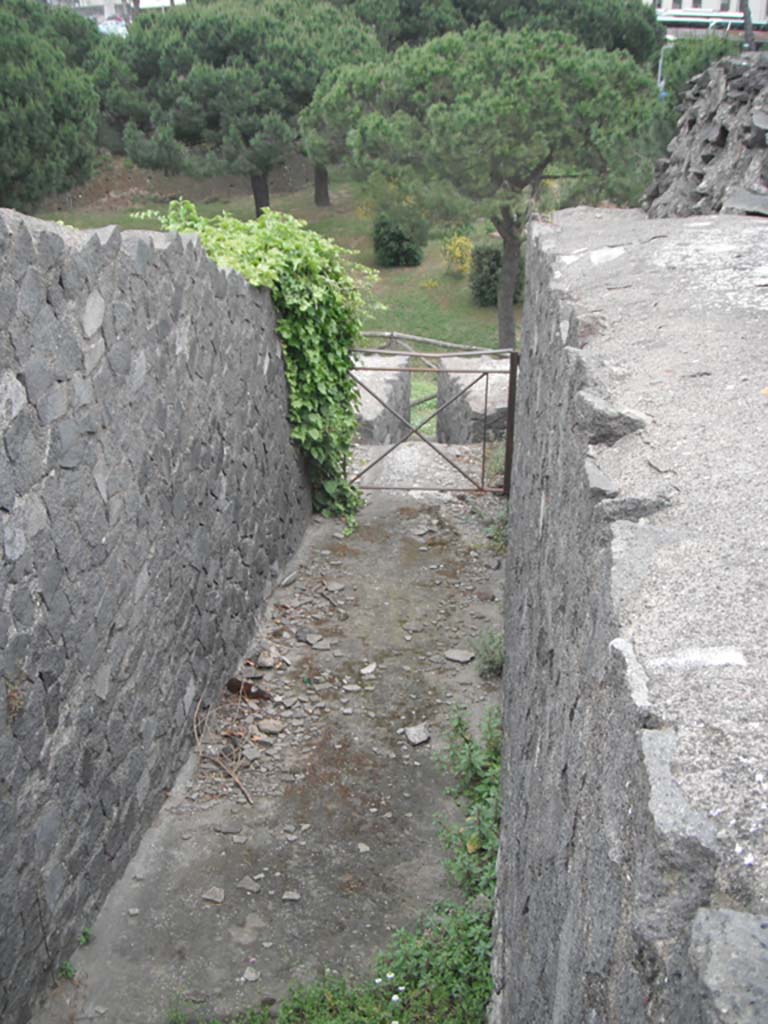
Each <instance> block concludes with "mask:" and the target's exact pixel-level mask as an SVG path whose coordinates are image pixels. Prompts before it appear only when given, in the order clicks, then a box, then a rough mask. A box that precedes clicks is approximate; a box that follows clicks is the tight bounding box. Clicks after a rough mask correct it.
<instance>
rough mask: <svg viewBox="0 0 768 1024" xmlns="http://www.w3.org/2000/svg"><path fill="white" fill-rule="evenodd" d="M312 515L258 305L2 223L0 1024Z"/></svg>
mask: <svg viewBox="0 0 768 1024" xmlns="http://www.w3.org/2000/svg"><path fill="white" fill-rule="evenodd" d="M309 511H310V492H309V487H308V482H307V477H306V473H305V468H304V465H303V462H302V460H301V459H300V457H299V455H298V454H297V452H296V450H295V449H294V447H293V446H292V444H291V442H290V440H289V427H288V423H287V393H286V385H285V380H284V375H283V365H282V357H281V350H280V345H279V342H278V339H277V336H276V334H275V317H274V312H273V308H272V305H271V301H270V297H269V295H268V293H267V292H265V291H260V290H255V289H253V288H251V287H250V286H249V285H248V284H246V282H245V281H243V280H242V278H240V277H238V276H237V275H235V274H234V273H226V272H224V271H221V270H219V269H217V268H216V267H215V266H214V265H213V264H212V263H211V262H210V261H209V260H208V259H207V258H206V256H205V255H204V253H203V252H202V250H201V248H200V246H199V244H198V243H197V242H196V241H195V240H193V239H191V238H181V237H179V236H177V235H163V234H156V233H148V232H124V233H121V232H120V231H119V230H118V229H116V228H105V229H103V230H101V231H98V232H76V231H73V230H71V229H65V228H59V227H55V226H53V225H51V224H45V223H43V222H40V221H35V220H32V219H30V218H25V217H22V216H20V215H18V214H15V213H12V212H10V211H2V213H1V214H0V538H1V540H2V548H3V562H2V572H1V573H0V676H1V677H2V684H1V685H0V1019H2V1020H3V1022H4V1024H21V1022H22V1021H24V1020H26V1019H27V1016H28V1013H27V1011H28V1006H29V1002H30V999H31V998H32V997H33V996H34V994H35V993H36V991H38V990H39V989H40V988H41V987H42V986H43V985H45V984H46V982H47V981H48V980H49V979H50V978H52V977H53V975H54V973H55V970H56V968H57V967H58V965H59V964H60V963H61V962H62V960H64V959H66V957H67V955H68V953H69V952H70V951H71V949H72V947H73V945H74V943H75V941H76V939H77V936H78V935H79V933H80V932H81V930H82V929H83V928H84V927H85V926H86V925H87V924H88V921H89V919H90V917H91V915H92V913H93V910H94V908H95V907H96V906H97V905H98V904H99V903H100V901H101V900H102V898H103V897H104V895H105V894H106V892H107V890H108V888H109V886H110V885H111V883H112V882H113V881H114V880H115V879H116V878H117V877H118V876H119V875H120V873H121V871H122V869H123V866H124V865H125V863H126V862H127V860H128V858H129V856H130V855H131V853H132V852H133V850H134V849H135V847H136V844H137V842H138V840H139V838H140V836H141V834H142V831H143V829H144V828H145V827H146V825H147V824H148V823H149V821H150V820H151V818H152V816H153V814H154V812H155V811H156V809H157V808H158V806H159V803H160V802H161V800H162V799H163V794H164V791H165V789H166V788H167V787H168V786H169V785H170V784H171V783H172V781H173V779H174V776H175V774H176V772H177V771H178V769H179V767H180V765H181V763H182V761H183V759H184V758H185V756H186V755H187V753H188V751H189V748H190V743H191V735H192V734H191V715H192V713H193V710H194V707H195V705H196V702H197V701H198V699H199V698H200V697H201V696H204V695H211V694H213V693H215V692H216V690H217V688H218V687H220V686H221V685H222V683H223V682H224V681H225V680H226V678H227V676H228V674H229V673H231V672H232V670H233V669H234V668H235V666H236V664H237V662H238V660H239V658H240V656H241V655H242V653H243V649H244V646H245V645H246V644H247V642H248V640H249V638H250V637H251V636H252V632H253V628H254V623H255V618H256V614H257V611H258V607H259V602H260V601H261V600H262V598H263V597H264V596H265V594H266V593H267V592H268V590H269V589H270V586H271V585H272V581H273V580H274V579H275V577H276V575H277V574H278V573H279V571H280V567H281V566H282V564H283V563H284V562H285V561H286V560H287V558H288V557H289V555H290V554H291V553H292V551H293V550H294V549H295V547H296V545H297V543H298V541H299V539H300V537H301V535H302V533H303V530H304V526H305V523H306V521H307V517H308V514H309Z"/></svg>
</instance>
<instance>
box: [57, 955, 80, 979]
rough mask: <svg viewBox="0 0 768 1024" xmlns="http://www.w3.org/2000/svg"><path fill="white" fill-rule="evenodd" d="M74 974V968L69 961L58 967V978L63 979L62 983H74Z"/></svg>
mask: <svg viewBox="0 0 768 1024" xmlns="http://www.w3.org/2000/svg"><path fill="white" fill-rule="evenodd" d="M76 973H77V972H76V971H75V968H74V967H73V966H72V964H71V963H70V962H69V960H65V961H64V963H62V964H60V965H59V970H58V975H59V977H60V978H63V979H64V981H74V980H75V974H76Z"/></svg>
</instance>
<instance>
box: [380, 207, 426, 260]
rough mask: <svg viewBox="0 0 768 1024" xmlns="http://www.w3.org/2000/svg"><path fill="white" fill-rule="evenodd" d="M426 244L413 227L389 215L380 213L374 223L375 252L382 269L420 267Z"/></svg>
mask: <svg viewBox="0 0 768 1024" xmlns="http://www.w3.org/2000/svg"><path fill="white" fill-rule="evenodd" d="M424 242H425V239H420V237H419V233H418V231H417V230H415V229H414V228H413V226H411V225H408V226H406V225H404V224H402V223H401V222H398V221H397V220H395V219H394V218H393V217H392V215H391V214H389V213H380V214H379V215H378V216H377V218H376V220H375V221H374V224H373V251H374V253H375V255H376V263H377V264H378V266H380V267H418V265H419V264H420V263H421V260H422V257H423V256H424Z"/></svg>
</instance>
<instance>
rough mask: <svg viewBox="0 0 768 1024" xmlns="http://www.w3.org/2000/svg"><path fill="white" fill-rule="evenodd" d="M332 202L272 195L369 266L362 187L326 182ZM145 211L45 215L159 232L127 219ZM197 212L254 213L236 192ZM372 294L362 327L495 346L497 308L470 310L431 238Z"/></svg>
mask: <svg viewBox="0 0 768 1024" xmlns="http://www.w3.org/2000/svg"><path fill="white" fill-rule="evenodd" d="M331 199H332V202H333V205H332V206H331V207H329V208H325V209H321V208H318V207H316V206H315V205H314V203H313V192H312V189H311V188H305V189H302V190H301V191H299V192H292V193H287V194H282V195H275V196H273V200H272V205H273V207H274V208H275V209H277V210H283V211H285V212H287V213H291V214H293V216H294V217H299V218H301V219H302V220H306V221H307V222H308V223H309V224H310V225H311V227H312V228H313V229H314V230H315V231H318V232H319V233H320V234H323V235H326V236H327V237H329V238H333V239H334V240H335V241H336V242H338V243H339V245H343V246H345V247H346V248H348V249H353V250H355V251H356V252H357V259H358V260H359V261H360V262H361V263H365V264H367V265H368V266H373V265H374V261H373V248H372V244H371V224H372V219H373V214H372V211H371V210H370V208H368V207H367V205H366V203H365V198H364V195H363V192H362V187H361V185H360V184H359V183H356V182H351V181H349V180H346V179H344V178H343V177H338V176H337V177H336V178H334V177H332V178H331ZM148 208H149V209H152V208H161V207H160V203H158V202H152V200H151V199H148V200H140V201H139V202H137V203H135V205H131V206H127V207H125V208H120V209H115V208H112V209H97V208H86V209H81V210H72V211H70V212H69V213H56V214H47V215H46V217H47V219H49V220H62V221H64V222H65V223H67V224H71V225H72V226H73V227H77V228H100V227H104V226H105V225H106V224H117V225H118V226H119V227H121V228H126V229H137V228H138V229H144V230H157V229H159V227H160V225H159V223H158V222H157V221H155V220H142V221H137V220H135V219H134V218H133V217H132V216H131V214H132V213H133V212H135V211H137V210H143V209H148ZM198 209H199V210H200V212H201V213H202V214H204V215H205V216H213V215H214V214H216V213H220V212H221V211H222V210H226V211H227V212H228V213H231V214H233V215H234V216H236V217H240V218H242V219H244V220H245V219H248V218H249V217H252V216H253V200H252V199H251V197H250V196H249V195H241V196H236V197H233V198H231V199H229V200H222V201H219V202H215V203H199V204H198ZM373 297H374V299H375V300H376V302H377V303H379V304H380V305H381V306H382V307H383V308H380V309H377V310H375V311H374V312H373V313H372V314H371V315H370V317H369V319H368V321H367V323H366V324H365V327H366V329H368V330H386V331H399V332H401V333H403V334H418V335H422V336H424V337H428V338H438V339H440V340H441V341H450V342H454V343H456V344H460V345H466V346H467V347H468V348H470V347H472V348H475V347H482V348H491V347H494V346H495V345H496V343H497V332H496V310H495V309H480V308H479V307H477V306H474V305H473V304H472V302H471V301H470V297H469V287H468V285H467V282H466V280H462V279H461V278H456V277H452V276H450V275H449V274H447V273H446V271H445V266H444V263H443V259H442V257H441V255H440V242H439V240H438V239H432V240H430V242H429V244H428V246H427V249H426V252H425V255H424V262H423V263H422V264H421V266H419V267H397V268H392V269H387V270H379V280H378V282H377V283H376V285H375V286H374V289H373Z"/></svg>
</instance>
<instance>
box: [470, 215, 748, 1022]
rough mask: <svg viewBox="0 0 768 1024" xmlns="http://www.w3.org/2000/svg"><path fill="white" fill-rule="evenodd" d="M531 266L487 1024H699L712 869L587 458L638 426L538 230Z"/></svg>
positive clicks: (612, 510)
mask: <svg viewBox="0 0 768 1024" xmlns="http://www.w3.org/2000/svg"><path fill="white" fill-rule="evenodd" d="M551 234H552V235H553V236H555V237H556V236H557V230H556V229H555V230H553V231H552V233H551ZM548 244H549V245H550V246H551V245H552V242H551V240H550V242H549V243H548ZM583 251H584V250H582V252H583ZM526 253H527V258H526V288H527V291H526V308H525V317H524V326H523V338H524V345H523V349H522V352H521V362H520V381H519V385H518V406H517V411H516V419H515V453H514V462H513V473H512V479H513V484H512V492H511V495H510V516H509V520H510V529H509V539H508V567H507V580H506V595H507V597H506V602H507V603H506V609H505V623H506V637H505V642H506V651H507V657H506V664H505V672H504V728H505V748H504V755H503V764H502V786H503V811H502V834H501V845H500V852H499V860H498V890H497V905H496V916H495V949H494V964H493V973H494V982H495V993H494V997H493V1000H492V1004H491V1009H490V1020H491V1021H492V1024H631V1022H640V1021H657V1022H662V1021H668V1022H671V1021H675V1024H701V1022H703V1021H705V1020H706V1021H709V1020H710V1018H709V1017H705V1016H704V1015H703V1010H702V1004H701V1000H700V999H699V998H698V993H699V983H698V980H697V978H696V977H695V972H694V970H693V968H692V966H691V963H690V960H689V940H690V931H691V922H692V920H693V917H694V914H695V912H696V910H697V909H698V908H699V907H700V906H702V905H706V904H707V901H708V900H709V898H710V894H711V892H712V889H713V886H714V875H715V856H714V853H713V851H712V848H711V846H710V844H709V839H708V832H707V830H706V828H701V827H700V822H699V819H698V818H697V817H696V816H695V815H693V814H692V813H691V812H690V811H689V810H688V809H687V807H686V806H685V802H684V801H683V799H682V798H681V797H680V796H679V794H678V792H677V790H676V788H675V785H674V784H673V782H672V778H671V775H670V769H669V764H670V760H671V757H672V748H673V742H672V736H671V733H670V731H669V730H666V729H662V728H660V726H661V724H662V723H660V722H659V721H657V720H656V719H655V718H654V716H653V715H652V714H650V713H649V710H648V707H647V695H646V694H645V692H644V691H645V688H644V684H643V682H642V678H641V676H642V670H641V669H640V667H639V665H638V664H637V661H636V658H635V657H634V653H633V649H632V644H631V643H629V642H627V641H625V640H623V639H621V638H620V624H619V622H618V618H617V614H616V611H615V593H614V587H615V576H614V547H613V545H614V544H615V541H616V536H617V535H616V532H615V531H616V529H617V524H618V521H619V520H621V519H623V518H633V517H634V518H637V515H639V514H645V512H644V511H643V509H639V510H635V509H634V506H632V505H631V502H630V503H622V502H621V501H618V502H617V501H616V500H614V499H615V496H616V493H617V491H616V489H615V487H614V486H613V484H612V482H611V481H610V480H609V479H608V478H607V477H606V476H605V475H604V474H603V473H601V472H600V470H599V469H598V467H597V465H596V464H595V462H594V461H593V458H592V455H593V454H594V453H595V451H596V449H597V447H599V446H603V445H612V444H614V443H615V442H617V441H618V440H619V439H620V438H621V437H623V436H625V435H627V434H628V433H631V432H633V431H637V430H638V429H642V426H643V420H642V418H641V417H639V416H637V415H636V414H632V413H628V412H621V411H619V410H617V409H614V408H612V407H611V405H610V403H609V402H608V401H606V400H605V398H604V397H602V396H601V392H603V388H602V386H601V385H600V382H599V381H597V380H595V378H594V375H593V367H592V366H591V364H590V363H588V361H587V359H586V358H585V354H584V352H583V350H582V345H583V339H585V338H587V337H588V336H589V333H590V330H591V329H592V327H591V325H590V323H589V320H588V318H586V319H583V320H582V319H580V317H579V315H577V312H576V311H575V309H574V305H573V302H572V301H571V298H570V296H569V295H568V294H567V293H565V292H563V291H562V289H561V286H560V285H559V284H558V278H559V276H560V275H559V274H558V273H557V272H556V268H555V254H554V252H553V251H552V250H551V249H548V247H547V244H544V243H543V242H542V238H541V234H540V233H539V232H538V231H537V227H536V226H534V228H533V231H532V233H531V235H530V237H529V241H528V246H527V250H526ZM712 1019H715V1018H712ZM717 1019H718V1020H719V1018H717ZM739 1019H742V1018H739ZM743 1019H744V1020H747V1019H749V1020H751V1019H752V1018H746V1017H745V1018H743Z"/></svg>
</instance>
